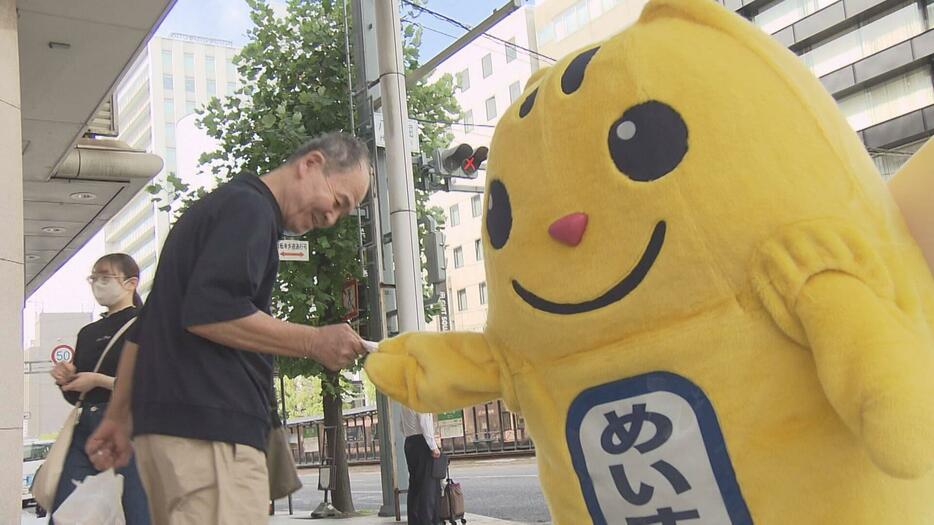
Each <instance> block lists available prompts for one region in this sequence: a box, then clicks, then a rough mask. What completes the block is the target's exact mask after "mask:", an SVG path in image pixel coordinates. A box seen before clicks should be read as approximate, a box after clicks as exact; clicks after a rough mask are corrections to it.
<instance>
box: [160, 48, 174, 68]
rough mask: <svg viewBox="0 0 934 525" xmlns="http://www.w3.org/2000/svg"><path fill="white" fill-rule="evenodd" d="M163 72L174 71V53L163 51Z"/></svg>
mask: <svg viewBox="0 0 934 525" xmlns="http://www.w3.org/2000/svg"><path fill="white" fill-rule="evenodd" d="M162 71H172V51H171V50H168V49H163V50H162Z"/></svg>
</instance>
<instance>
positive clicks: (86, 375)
mask: <svg viewBox="0 0 934 525" xmlns="http://www.w3.org/2000/svg"><path fill="white" fill-rule="evenodd" d="M105 377H106V376H104V375H103V374H98V373H95V372H80V373H78V374H75V375H74V376H73V377H72V379H71V381H69V382H68V383H67V384H65V385H62V390H64V391H65V392H79V393H81V394H83V393H85V392H88V391H90V390H94V389H95V388H104V379H105Z"/></svg>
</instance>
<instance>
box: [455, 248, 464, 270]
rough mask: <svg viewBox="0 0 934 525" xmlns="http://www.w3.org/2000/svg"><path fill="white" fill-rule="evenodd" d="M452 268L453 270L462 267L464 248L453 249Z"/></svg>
mask: <svg viewBox="0 0 934 525" xmlns="http://www.w3.org/2000/svg"><path fill="white" fill-rule="evenodd" d="M454 267H455V268H463V267H464V248H463V247H461V246H458V247H457V248H454Z"/></svg>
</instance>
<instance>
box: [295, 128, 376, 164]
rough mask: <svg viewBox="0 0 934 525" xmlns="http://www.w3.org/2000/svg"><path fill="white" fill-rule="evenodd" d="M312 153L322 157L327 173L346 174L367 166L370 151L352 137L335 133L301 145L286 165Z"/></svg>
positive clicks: (326, 134)
mask: <svg viewBox="0 0 934 525" xmlns="http://www.w3.org/2000/svg"><path fill="white" fill-rule="evenodd" d="M312 151H319V152H321V154H322V155H323V156H324V158H325V160H326V162H325V165H324V169H325V171H326V172H327V173H334V172H341V173H343V172H347V171H350V170H352V169H355V168H357V167H359V166H360V165H361V164H365V165H369V162H370V151H369V150H368V149H367V147H366V144H364V143H363V142H362V141H361V140H360V139H358V138H357V137H354V136H353V135H348V134H347V133H340V132H336V131H335V132H330V133H325V134H323V135H319V136H317V137H315V138H313V139H311V140H309V141H308V142H306V143H304V144H302V146H301V147H300V148H298V149H297V150H295V152H294V153H292V155H290V156H289V160H288V163H289V164H291V163H293V162H295V161H297V160H298V159H300V158H302V157H304V156H305V155H307V154H309V153H311V152H312Z"/></svg>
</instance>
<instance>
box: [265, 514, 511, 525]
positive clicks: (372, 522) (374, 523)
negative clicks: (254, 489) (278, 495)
mask: <svg viewBox="0 0 934 525" xmlns="http://www.w3.org/2000/svg"><path fill="white" fill-rule="evenodd" d="M358 514H359V515H357V516H353V517H350V518H331V519H320V520H313V519H311V518H309V517H308V513H305V512H303V513H302V514H301V515H299V514H297V513H296V514H295V515H294V516H289V515H288V513H281V512H280V513H277V514H276V515H275V516H273V517H271V518H269V524H270V525H290V524H291V525H299V524H302V523H307V524H314V525H404V524H405V517H404V516H403V518H402V521H401V522H400V521H396V519H395V518H394V517H388V518H381V517H379V516H377V515H375V514H364V513H358ZM466 518H467V525H522V522H519V521H506V520H500V519H496V518H489V517H486V516H478V515H476V514H467V516H466ZM459 524H460V520H458V525H459Z"/></svg>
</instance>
